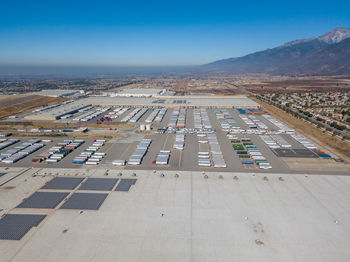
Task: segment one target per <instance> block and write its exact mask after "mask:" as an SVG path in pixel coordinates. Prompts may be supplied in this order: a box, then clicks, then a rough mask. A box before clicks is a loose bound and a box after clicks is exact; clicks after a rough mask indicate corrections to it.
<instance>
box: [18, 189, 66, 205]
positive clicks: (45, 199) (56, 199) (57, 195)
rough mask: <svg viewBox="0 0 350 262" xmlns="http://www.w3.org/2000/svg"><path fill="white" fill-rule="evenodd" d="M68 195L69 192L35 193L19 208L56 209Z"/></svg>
mask: <svg viewBox="0 0 350 262" xmlns="http://www.w3.org/2000/svg"><path fill="white" fill-rule="evenodd" d="M68 194H69V193H67V192H35V193H34V194H33V195H31V196H30V197H29V198H26V199H24V200H23V202H22V203H21V204H19V205H18V206H17V208H55V207H56V206H57V205H58V204H59V203H61V202H62V200H63V199H64V198H65V197H67V196H68Z"/></svg>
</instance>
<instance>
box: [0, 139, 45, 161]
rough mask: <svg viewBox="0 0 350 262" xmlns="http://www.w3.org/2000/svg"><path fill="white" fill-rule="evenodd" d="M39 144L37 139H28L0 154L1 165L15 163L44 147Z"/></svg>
mask: <svg viewBox="0 0 350 262" xmlns="http://www.w3.org/2000/svg"><path fill="white" fill-rule="evenodd" d="M39 142H40V140H39V139H29V140H28V141H26V142H24V143H22V144H19V145H17V146H15V147H14V148H11V149H9V150H7V151H5V152H3V153H1V155H0V160H1V162H2V163H6V164H12V163H15V162H17V161H18V160H20V159H23V158H25V157H26V156H28V155H30V154H32V153H33V152H35V151H37V150H39V149H40V148H42V147H44V146H45V145H44V144H41V143H39Z"/></svg>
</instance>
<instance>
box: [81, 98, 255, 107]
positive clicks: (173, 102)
mask: <svg viewBox="0 0 350 262" xmlns="http://www.w3.org/2000/svg"><path fill="white" fill-rule="evenodd" d="M81 101H84V102H85V103H87V104H92V105H99V106H101V105H102V106H129V105H130V106H162V107H179V106H181V107H212V108H216V107H220V108H223V107H227V108H232V107H240V108H258V107H259V104H258V103H256V102H254V101H253V100H251V99H249V98H247V97H246V96H174V97H126V96H125V97H89V98H85V99H82V100H81Z"/></svg>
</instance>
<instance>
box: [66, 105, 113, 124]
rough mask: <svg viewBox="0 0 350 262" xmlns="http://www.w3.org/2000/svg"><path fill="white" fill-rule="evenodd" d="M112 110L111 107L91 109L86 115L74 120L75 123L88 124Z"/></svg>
mask: <svg viewBox="0 0 350 262" xmlns="http://www.w3.org/2000/svg"><path fill="white" fill-rule="evenodd" d="M85 109H86V108H83V109H80V110H85ZM109 109H110V107H97V108H94V107H91V108H89V110H88V111H86V112H85V113H83V114H81V115H79V116H77V117H75V118H73V121H77V122H87V121H89V120H91V119H93V118H95V117H98V116H100V115H101V114H103V113H105V112H106V111H108V110H109Z"/></svg>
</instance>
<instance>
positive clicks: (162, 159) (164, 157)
mask: <svg viewBox="0 0 350 262" xmlns="http://www.w3.org/2000/svg"><path fill="white" fill-rule="evenodd" d="M169 158H170V150H160V151H159V153H158V155H157V158H156V164H157V165H167V164H168V163H169Z"/></svg>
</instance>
